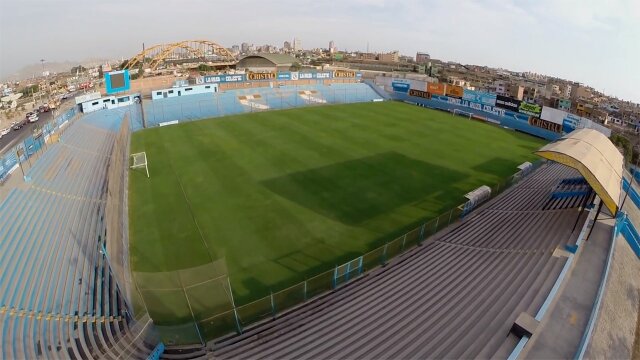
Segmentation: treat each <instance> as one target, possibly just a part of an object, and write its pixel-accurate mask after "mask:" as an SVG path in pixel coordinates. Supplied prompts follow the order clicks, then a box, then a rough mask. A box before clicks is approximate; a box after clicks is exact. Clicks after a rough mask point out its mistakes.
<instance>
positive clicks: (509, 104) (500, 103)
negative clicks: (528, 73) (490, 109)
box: [496, 95, 521, 112]
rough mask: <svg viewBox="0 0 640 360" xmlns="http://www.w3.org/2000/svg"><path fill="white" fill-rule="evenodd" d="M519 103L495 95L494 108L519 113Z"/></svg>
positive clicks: (516, 100)
mask: <svg viewBox="0 0 640 360" xmlns="http://www.w3.org/2000/svg"><path fill="white" fill-rule="evenodd" d="M520 103H521V101H520V100H518V99H514V98H512V97H508V96H502V95H496V106H497V107H499V108H503V109H507V110H511V111H513V112H519V111H520Z"/></svg>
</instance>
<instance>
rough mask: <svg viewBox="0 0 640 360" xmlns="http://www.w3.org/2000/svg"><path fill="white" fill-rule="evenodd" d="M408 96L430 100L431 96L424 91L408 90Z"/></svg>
mask: <svg viewBox="0 0 640 360" xmlns="http://www.w3.org/2000/svg"><path fill="white" fill-rule="evenodd" d="M409 96H415V97H419V98H423V99H431V94H429V93H428V92H426V91H422V90H416V89H409Z"/></svg>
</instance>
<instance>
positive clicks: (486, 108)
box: [431, 94, 527, 121]
mask: <svg viewBox="0 0 640 360" xmlns="http://www.w3.org/2000/svg"><path fill="white" fill-rule="evenodd" d="M431 99H432V100H437V101H441V102H446V103H448V104H450V105H458V106H464V107H467V108H470V109H474V110H478V111H482V112H486V113H488V114H493V115H496V116H505V115H506V110H505V109H501V108H498V107H495V106H491V105H484V104H481V103H477V102H471V101H468V100H463V99H456V98H452V97H449V96H442V95H433V94H431ZM516 118H517V117H516ZM519 120H520V119H519ZM523 121H527V119H524V120H523Z"/></svg>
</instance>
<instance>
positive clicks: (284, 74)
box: [278, 72, 291, 80]
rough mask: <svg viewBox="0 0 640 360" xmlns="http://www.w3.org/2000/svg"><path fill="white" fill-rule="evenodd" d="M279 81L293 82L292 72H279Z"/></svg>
mask: <svg viewBox="0 0 640 360" xmlns="http://www.w3.org/2000/svg"><path fill="white" fill-rule="evenodd" d="M278 80H291V73H290V72H279V73H278Z"/></svg>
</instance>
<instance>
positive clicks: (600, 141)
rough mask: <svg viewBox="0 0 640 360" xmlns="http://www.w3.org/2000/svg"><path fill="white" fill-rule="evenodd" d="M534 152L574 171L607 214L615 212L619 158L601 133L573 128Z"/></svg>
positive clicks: (618, 182)
mask: <svg viewBox="0 0 640 360" xmlns="http://www.w3.org/2000/svg"><path fill="white" fill-rule="evenodd" d="M536 154H538V155H540V156H542V157H543V158H546V159H549V160H553V161H556V162H559V163H562V164H565V165H567V166H570V167H572V168H574V169H576V170H578V171H579V172H580V174H582V176H584V178H585V179H586V180H587V181H588V182H589V185H591V187H592V188H593V189H594V190H595V192H596V193H597V194H598V196H600V198H601V199H602V200H603V201H604V204H605V205H606V206H607V208H608V209H609V210H610V211H611V213H612V214H615V213H616V212H617V210H618V206H619V202H620V192H621V190H620V186H621V182H622V172H623V158H622V154H620V151H618V149H616V147H615V146H614V145H613V143H612V142H611V141H610V140H609V139H608V138H607V137H606V136H605V135H604V134H602V133H600V132H599V131H597V130H593V129H579V130H575V131H573V132H571V133H570V134H568V135H565V136H564V137H562V138H561V139H560V140H558V141H556V142H553V143H551V144H547V145H545V146H543V147H542V148H541V149H540V150H538V151H537V152H536Z"/></svg>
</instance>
